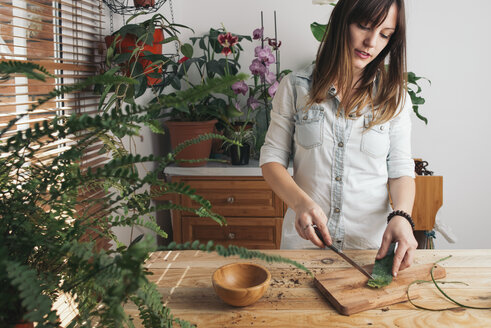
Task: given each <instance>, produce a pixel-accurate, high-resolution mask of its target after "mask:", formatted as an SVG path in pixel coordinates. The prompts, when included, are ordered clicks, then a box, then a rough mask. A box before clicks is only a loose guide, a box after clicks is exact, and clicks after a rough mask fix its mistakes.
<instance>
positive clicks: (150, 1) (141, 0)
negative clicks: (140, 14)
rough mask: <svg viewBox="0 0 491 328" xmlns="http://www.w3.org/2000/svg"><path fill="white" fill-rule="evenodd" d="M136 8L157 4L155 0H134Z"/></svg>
mask: <svg viewBox="0 0 491 328" xmlns="http://www.w3.org/2000/svg"><path fill="white" fill-rule="evenodd" d="M133 3H134V4H135V7H136V8H140V7H143V8H150V7H153V6H155V0H133Z"/></svg>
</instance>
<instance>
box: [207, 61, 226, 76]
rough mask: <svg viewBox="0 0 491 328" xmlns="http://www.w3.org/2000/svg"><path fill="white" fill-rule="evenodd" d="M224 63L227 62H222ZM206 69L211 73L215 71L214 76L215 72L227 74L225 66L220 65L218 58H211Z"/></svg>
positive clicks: (221, 74)
mask: <svg viewBox="0 0 491 328" xmlns="http://www.w3.org/2000/svg"><path fill="white" fill-rule="evenodd" d="M222 63H223V64H225V62H222ZM206 70H207V71H208V72H209V73H213V75H212V76H214V75H215V74H218V75H220V76H225V68H224V67H223V66H222V65H220V63H219V62H218V61H216V60H211V61H209V62H207V63H206Z"/></svg>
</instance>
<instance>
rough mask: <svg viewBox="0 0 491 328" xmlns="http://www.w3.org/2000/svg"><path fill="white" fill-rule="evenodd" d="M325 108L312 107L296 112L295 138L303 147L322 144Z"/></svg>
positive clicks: (313, 146)
mask: <svg viewBox="0 0 491 328" xmlns="http://www.w3.org/2000/svg"><path fill="white" fill-rule="evenodd" d="M323 125H324V110H323V108H319V107H311V108H309V110H308V111H306V112H304V111H302V110H300V111H298V112H297V113H296V114H295V139H296V142H297V143H298V144H299V145H300V146H302V147H303V148H307V149H309V148H315V147H318V146H320V145H322V139H323V129H322V128H323Z"/></svg>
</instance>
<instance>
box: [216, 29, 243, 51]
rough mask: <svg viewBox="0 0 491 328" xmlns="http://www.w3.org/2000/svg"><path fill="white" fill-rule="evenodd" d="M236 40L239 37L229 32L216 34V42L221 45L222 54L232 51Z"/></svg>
mask: <svg viewBox="0 0 491 328" xmlns="http://www.w3.org/2000/svg"><path fill="white" fill-rule="evenodd" d="M238 41H239V37H237V36H234V35H232V33H230V32H227V33H225V34H220V35H219V36H218V42H219V43H220V45H221V46H222V47H223V49H222V54H224V55H225V56H228V55H229V54H230V53H231V52H232V47H233V46H234V45H236V44H237V42H238Z"/></svg>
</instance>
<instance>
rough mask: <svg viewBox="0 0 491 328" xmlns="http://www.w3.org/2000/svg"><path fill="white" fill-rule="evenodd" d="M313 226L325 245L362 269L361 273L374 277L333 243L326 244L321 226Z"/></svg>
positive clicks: (356, 267) (355, 266) (359, 269)
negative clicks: (320, 229)
mask: <svg viewBox="0 0 491 328" xmlns="http://www.w3.org/2000/svg"><path fill="white" fill-rule="evenodd" d="M313 227H314V230H315V234H316V235H317V237H319V239H320V240H321V241H322V243H323V244H324V245H326V246H327V247H329V248H330V249H332V250H333V251H334V252H335V253H336V254H338V255H339V256H341V257H342V258H343V259H344V260H345V261H346V262H348V263H349V264H351V265H352V266H353V267H354V268H355V269H357V270H358V271H360V272H361V273H363V274H364V275H365V276H367V277H368V278H370V279H373V277H372V275H371V274H369V273H368V272H367V271H366V270H365V269H363V268H362V267H361V266H359V265H358V264H356V262H355V261H353V260H352V259H350V258H349V257H348V256H347V255H346V254H344V253H343V251H342V250H340V249H337V248H336V247H335V246H333V245H328V244H326V242H325V241H324V238H322V234H321V232H320V231H319V228H317V226H316V225H315V224H314V225H313Z"/></svg>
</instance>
